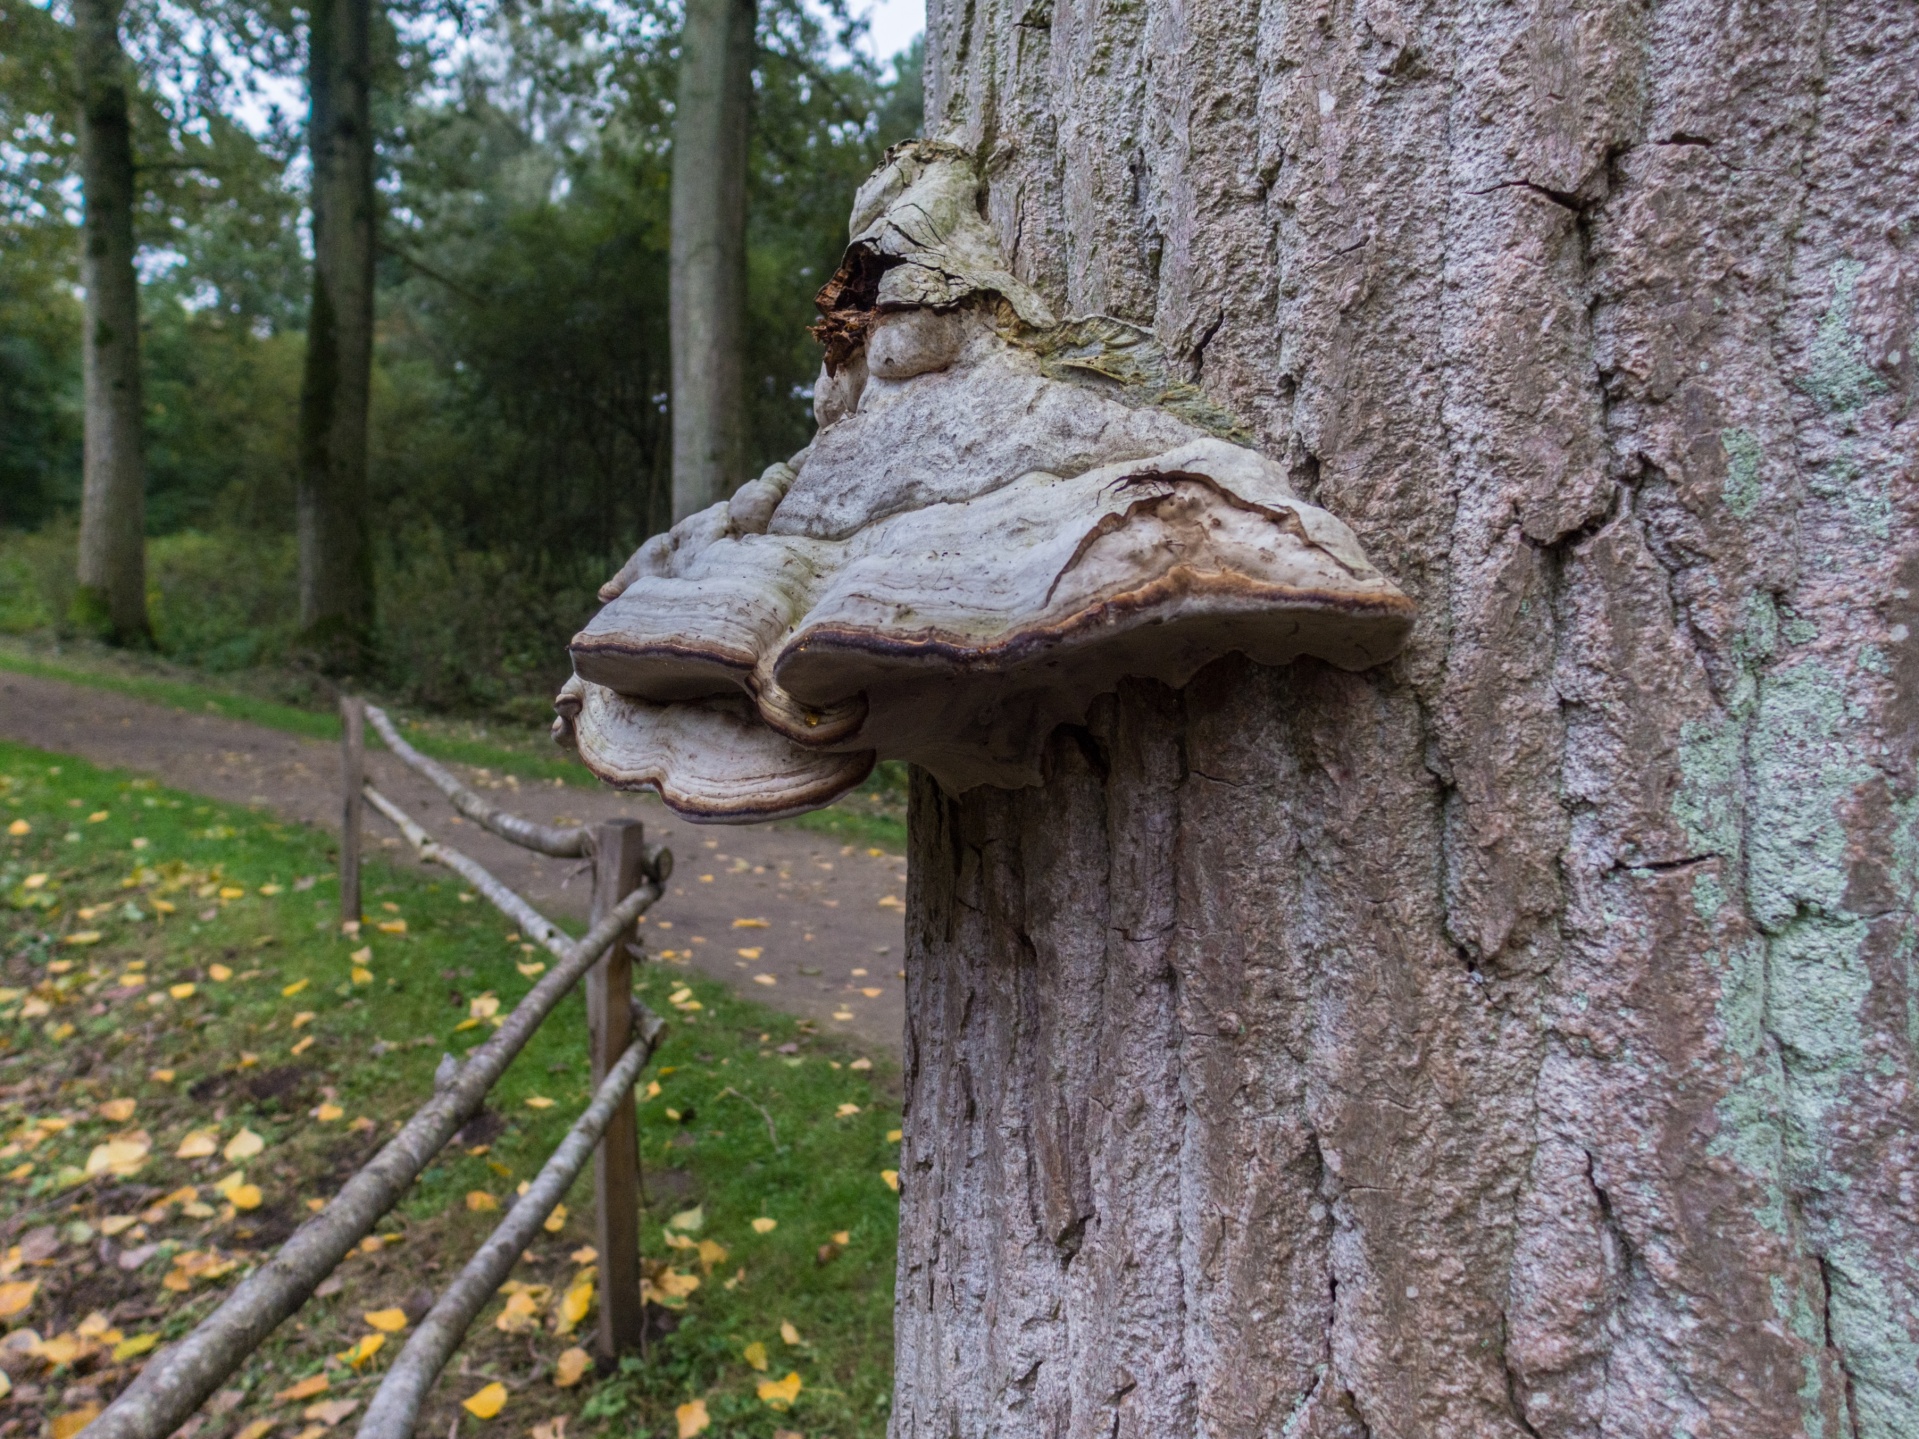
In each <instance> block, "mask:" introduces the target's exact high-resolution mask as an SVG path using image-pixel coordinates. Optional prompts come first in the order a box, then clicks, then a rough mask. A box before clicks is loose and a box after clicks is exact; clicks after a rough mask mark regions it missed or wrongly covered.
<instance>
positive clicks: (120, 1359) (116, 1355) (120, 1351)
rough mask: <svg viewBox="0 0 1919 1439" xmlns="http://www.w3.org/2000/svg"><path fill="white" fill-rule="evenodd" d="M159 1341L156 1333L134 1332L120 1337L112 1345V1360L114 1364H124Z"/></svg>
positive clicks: (136, 1357)
mask: <svg viewBox="0 0 1919 1439" xmlns="http://www.w3.org/2000/svg"><path fill="white" fill-rule="evenodd" d="M159 1342H160V1336H159V1335H158V1334H135V1335H132V1336H131V1337H129V1338H126V1339H122V1340H121V1341H120V1342H119V1343H118V1344H116V1345H114V1346H113V1362H114V1363H115V1364H124V1363H126V1362H127V1360H129V1359H138V1358H139V1357H140V1356H141V1355H142V1354H145V1353H146V1352H147V1351H148V1350H149V1349H151V1348H153V1346H154V1345H156V1344H158V1343H159Z"/></svg>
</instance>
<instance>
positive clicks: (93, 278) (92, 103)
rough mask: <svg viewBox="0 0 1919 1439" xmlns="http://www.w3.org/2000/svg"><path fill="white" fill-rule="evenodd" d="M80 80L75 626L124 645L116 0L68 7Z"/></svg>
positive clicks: (137, 563) (129, 450)
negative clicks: (81, 403) (80, 408)
mask: <svg viewBox="0 0 1919 1439" xmlns="http://www.w3.org/2000/svg"><path fill="white" fill-rule="evenodd" d="M73 19H74V51H75V54H76V57H77V59H78V70H79V83H80V180H81V187H82V190H83V192H84V200H85V219H84V222H83V224H82V228H81V259H80V283H81V285H82V287H83V288H84V289H85V291H86V305H85V325H86V336H85V339H84V342H83V343H82V345H81V352H80V353H81V365H82V369H83V371H84V388H85V406H86V415H85V441H84V457H83V460H82V470H83V477H82V487H81V494H80V558H79V575H78V578H79V588H78V591H77V592H76V594H75V598H74V609H75V615H74V618H75V620H76V621H77V622H78V623H80V624H81V625H82V626H83V627H84V628H86V629H87V630H89V631H91V632H94V633H97V634H100V635H102V636H104V637H105V638H108V639H112V640H114V641H116V642H118V643H121V644H131V643H138V642H140V641H142V640H145V639H146V638H147V637H148V626H147V576H146V485H147V467H146V446H145V442H144V439H143V435H142V429H141V427H142V423H143V416H142V414H141V408H142V406H141V386H140V285H139V280H138V278H137V276H136V275H135V274H134V269H133V254H134V240H133V205H134V171H133V124H132V120H131V117H130V114H129V109H128V94H127V92H128V85H129V82H130V75H131V68H132V67H131V66H130V65H129V64H128V62H127V56H126V51H125V50H124V49H123V48H122V47H121V44H120V5H119V3H118V0H75V4H74V13H73Z"/></svg>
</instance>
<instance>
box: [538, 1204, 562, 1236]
mask: <svg viewBox="0 0 1919 1439" xmlns="http://www.w3.org/2000/svg"><path fill="white" fill-rule="evenodd" d="M542 1227H543V1228H544V1229H545V1230H546V1232H547V1233H548V1234H558V1233H559V1232H560V1231H561V1230H562V1229H564V1228H566V1206H565V1205H564V1204H556V1205H554V1206H553V1212H552V1213H551V1214H549V1215H547V1216H546V1222H545V1224H544V1225H543V1226H542Z"/></svg>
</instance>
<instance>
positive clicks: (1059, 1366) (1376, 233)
mask: <svg viewBox="0 0 1919 1439" xmlns="http://www.w3.org/2000/svg"><path fill="white" fill-rule="evenodd" d="M928 60H929V83H928V102H929V111H930V114H931V117H932V118H931V121H930V123H929V131H930V132H932V133H939V132H940V129H941V127H942V126H944V127H947V131H946V132H947V133H949V134H951V135H952V136H954V137H955V138H957V139H959V140H960V141H961V142H962V143H966V144H969V145H970V146H972V147H974V148H975V149H976V151H977V153H978V154H979V155H980V156H981V157H982V160H983V161H984V163H985V164H986V167H987V173H988V175H989V177H990V181H991V193H990V196H989V199H988V206H987V209H988V213H989V216H990V219H991V220H992V221H993V222H994V224H995V225H996V227H997V228H998V231H999V233H1000V235H1001V237H1002V240H1003V242H1004V244H1005V246H1006V248H1007V250H1008V253H1009V254H1011V255H1012V256H1013V257H1014V258H1013V264H1014V269H1015V270H1016V272H1017V273H1018V274H1019V275H1020V276H1021V277H1022V278H1024V279H1026V280H1028V281H1029V282H1030V283H1033V284H1035V285H1037V286H1038V287H1039V288H1040V289H1041V290H1042V291H1044V292H1045V293H1046V294H1047V296H1048V297H1049V299H1051V300H1052V301H1053V302H1054V304H1055V305H1057V306H1058V307H1059V308H1061V309H1062V310H1067V311H1071V312H1074V313H1085V312H1091V311H1105V312H1108V313H1112V314H1117V315H1120V316H1124V317H1128V318H1133V319H1136V320H1138V321H1140V322H1142V323H1146V324H1148V325H1150V326H1152V327H1153V328H1154V329H1155V330H1156V331H1157V333H1158V335H1159V337H1160V339H1161V340H1162V341H1163V342H1164V343H1165V344H1166V345H1167V347H1168V348H1169V350H1171V351H1173V352H1174V353H1176V354H1178V355H1181V356H1183V357H1185V360H1186V361H1187V363H1188V364H1189V365H1190V367H1191V369H1190V373H1191V375H1192V376H1193V377H1194V378H1195V379H1196V380H1197V381H1198V382H1199V383H1200V384H1201V385H1203V386H1204V387H1205V389H1206V390H1207V392H1208V393H1209V394H1210V395H1211V396H1212V397H1213V398H1214V399H1216V400H1218V401H1220V402H1222V403H1224V404H1226V405H1229V406H1231V407H1233V408H1234V409H1236V410H1237V411H1238V412H1239V413H1240V414H1241V415H1242V416H1244V417H1245V418H1246V420H1247V421H1248V422H1249V423H1250V424H1251V426H1252V428H1253V429H1254V431H1255V433H1256V434H1257V436H1258V440H1259V443H1260V444H1261V446H1262V447H1263V448H1264V449H1265V450H1266V451H1267V452H1268V453H1270V454H1273V455H1275V456H1280V457H1283V458H1284V459H1285V460H1287V461H1289V462H1290V464H1291V467H1292V470H1293V473H1294V475H1295V476H1296V479H1297V483H1298V485H1299V487H1300V489H1301V492H1302V494H1303V495H1304V496H1305V497H1307V498H1310V499H1312V500H1313V501H1315V502H1316V503H1319V504H1322V505H1325V506H1326V507H1327V508H1329V509H1331V510H1333V511H1334V512H1335V513H1337V514H1339V515H1340V516H1342V517H1344V518H1345V519H1347V520H1349V521H1350V522H1351V523H1352V524H1353V526H1354V527H1355V529H1356V530H1357V532H1358V534H1359V537H1360V539H1361V541H1362V543H1363V544H1364V546H1365V548H1366V551H1367V553H1368V554H1369V555H1371V556H1372V557H1373V559H1375V560H1376V561H1377V562H1378V563H1379V564H1380V565H1381V567H1382V568H1384V569H1385V570H1386V571H1387V572H1388V573H1389V574H1391V575H1392V576H1393V578H1395V579H1396V580H1397V581H1398V582H1399V583H1400V584H1401V585H1402V586H1403V587H1404V588H1405V589H1406V590H1407V591H1408V593H1410V594H1412V595H1413V596H1414V597H1415V598H1416V599H1417V601H1418V602H1419V604H1420V608H1421V621H1420V625H1419V629H1418V631H1417V634H1416V636H1415V639H1414V641H1413V644H1412V646H1411V647H1410V648H1409V649H1408V651H1407V652H1406V653H1405V654H1404V655H1403V656H1402V657H1401V658H1400V659H1399V660H1398V661H1396V662H1395V663H1394V664H1392V665H1390V666H1388V667H1386V668H1384V669H1381V670H1377V671H1373V672H1369V673H1366V674H1361V675H1350V674H1344V673H1340V672H1337V671H1334V670H1331V669H1329V668H1328V667H1326V666H1323V665H1320V664H1317V663H1312V662H1302V663H1299V664H1297V665H1294V666H1292V667H1290V668H1288V669H1284V670H1267V669H1261V668H1258V667H1256V666H1253V665H1250V664H1247V663H1244V662H1240V661H1237V660H1227V661H1222V662H1220V663H1219V664H1216V665H1214V666H1213V667H1211V668H1210V669H1208V670H1206V671H1204V672H1202V673H1201V674H1200V675H1199V676H1198V677H1197V678H1196V679H1195V681H1194V682H1193V683H1192V684H1191V685H1190V686H1188V687H1187V688H1186V689H1185V690H1184V691H1183V692H1179V693H1174V692H1172V691H1169V690H1167V689H1165V688H1163V687H1159V686H1155V685H1150V684H1137V685H1128V686H1123V687H1122V689H1121V692H1120V693H1119V694H1118V695H1117V696H1114V697H1108V698H1107V699H1104V700H1102V701H1100V702H1098V703H1097V704H1096V705H1095V706H1094V709H1093V712H1092V713H1091V714H1090V715H1089V717H1088V720H1087V723H1086V724H1085V726H1084V727H1083V728H1080V729H1075V730H1066V731H1062V732H1060V733H1058V734H1056V735H1055V736H1054V737H1053V740H1052V742H1051V747H1050V765H1049V770H1048V774H1049V778H1048V779H1047V781H1046V783H1045V784H1044V786H1043V787H1041V788H1037V789H1031V790H1025V791H1018V792H1005V791H996V790H991V789H980V790H975V791H972V792H969V793H966V794H964V795H960V796H957V797H955V796H949V795H946V794H944V793H942V792H940V791H939V790H938V789H937V788H936V787H935V786H934V785H933V784H932V782H931V781H930V780H928V779H926V778H925V777H924V776H921V777H918V778H917V779H916V781H915V787H914V791H913V809H912V822H911V829H912V860H913V875H914V878H913V885H912V893H911V903H910V905H909V917H908V970H907V974H908V980H907V987H908V1014H909V1022H908V1033H907V1051H906V1061H907V1104H908V1118H907V1122H906V1141H905V1150H904V1156H903V1159H902V1162H901V1165H900V1168H901V1171H902V1175H901V1178H902V1193H903V1210H902V1220H901V1236H900V1261H899V1300H898V1316H897V1324H898V1344H899V1367H898V1380H897V1384H898V1390H897V1399H896V1404H895V1411H894V1420H893V1428H892V1433H893V1436H894V1439H974V1436H986V1435H992V1436H994V1439H1021V1436H1041V1435H1044V1436H1069V1435H1070V1436H1088V1439H1091V1436H1100V1439H1108V1436H1143V1439H1146V1436H1150V1439H1169V1436H1187V1435H1205V1436H1208V1439H1228V1436H1231V1439H1238V1436H1269V1435H1272V1436H1277V1435H1288V1436H1335V1435H1337V1436H1363V1435H1370V1436H1376V1439H1385V1436H1404V1439H1432V1436H1482V1435H1483V1436H1517V1435H1527V1434H1530V1435H1537V1436H1545V1439H1561V1436H1564V1439H1573V1436H1582V1439H1583V1436H1591V1439H1598V1436H1602V1435H1609V1436H1610V1435H1617V1436H1633V1439H1638V1436H1654V1435H1657V1436H1677V1435H1686V1436H1690V1439H1709V1436H1711V1439H1756V1436H1762V1435H1767V1436H1770V1435H1789V1434H1806V1435H1813V1436H1819V1439H1911V1436H1913V1435H1919V1258H1916V1256H1919V1201H1916V1200H1915V1190H1916V1189H1919V1158H1915V1153H1916V1151H1915V1147H1914V1140H1913V1135H1914V1133H1915V1132H1919V1102H1916V1101H1915V1091H1914V1088H1913V1069H1914V1062H1915V1047H1916V1046H1919V960H1916V959H1915V956H1919V920H1916V919H1915V912H1914V899H1915V894H1919V772H1916V770H1915V764H1916V762H1919V754H1916V750H1919V639H1915V637H1914V634H1913V631H1914V630H1915V629H1919V600H1915V591H1916V590H1919V543H1916V542H1915V539H1914V536H1915V535H1919V474H1916V472H1915V464H1916V462H1919V418H1915V416H1914V415H1913V413H1912V397H1913V377H1914V363H1915V362H1914V360H1913V356H1912V351H1913V345H1914V343H1915V339H1919V337H1915V335H1914V333H1913V330H1914V324H1915V316H1914V301H1915V296H1919V246H1915V239H1919V211H1916V210H1915V208H1914V196H1915V195H1916V194H1919V10H1915V9H1914V8H1913V7H1912V6H1910V5H1906V4H1897V3H1893V0H1858V3H1854V4H1850V5H1848V4H1839V3H1834V0H1777V3H1773V0H1766V3H1760V4H1756V5H1732V4H1728V3H1724V0H1720V3H1710V0H1706V3H1684V4H1682V3H1678V0H1651V3H1639V0H1632V3H1627V0H1599V3H1594V4H1590V5H1585V6H1580V7H1571V6H1567V5H1563V4H1559V3H1550V4H1549V3H1537V0H1536V3H1533V4H1531V5H1525V6H1520V7H1502V6H1467V7H1464V8H1461V7H1459V6H1455V5H1442V4H1437V3H1425V4H1421V3H1418V0H1413V3H1408V4H1395V3H1391V0H1386V3H1370V0H1369V3H1366V4H1363V5H1333V6H1317V7H1315V6H1293V5H1279V6H1229V5H1183V4H1174V3H1170V0H1145V3H1142V4H1140V5H1136V6H1094V5H1077V6H1076V5H1074V4H1072V3H1070V0H1058V3H1056V4H1047V3H1045V0H984V3H978V4H975V3H971V0H969V3H967V4H965V5H960V4H955V3H947V0H935V3H934V4H933V5H932V7H931V10H930V13H929V45H928Z"/></svg>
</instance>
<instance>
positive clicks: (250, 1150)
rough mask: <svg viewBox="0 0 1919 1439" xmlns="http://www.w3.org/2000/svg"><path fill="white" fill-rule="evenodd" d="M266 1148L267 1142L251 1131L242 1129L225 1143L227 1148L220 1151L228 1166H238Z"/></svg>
mask: <svg viewBox="0 0 1919 1439" xmlns="http://www.w3.org/2000/svg"><path fill="white" fill-rule="evenodd" d="M266 1147H267V1142H266V1141H265V1140H264V1139H262V1138H261V1137H260V1136H259V1135H257V1134H255V1133H254V1132H253V1131H252V1130H251V1129H243V1130H241V1131H240V1132H239V1133H238V1134H236V1135H234V1136H233V1138H231V1139H229V1140H228V1141H227V1147H226V1148H225V1149H223V1150H221V1151H220V1152H221V1154H223V1155H224V1156H225V1157H226V1161H227V1163H229V1164H238V1163H239V1162H240V1161H241V1160H243V1159H251V1158H253V1156H254V1155H256V1154H258V1153H259V1152H260V1151H261V1150H263V1149H265V1148H266Z"/></svg>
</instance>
